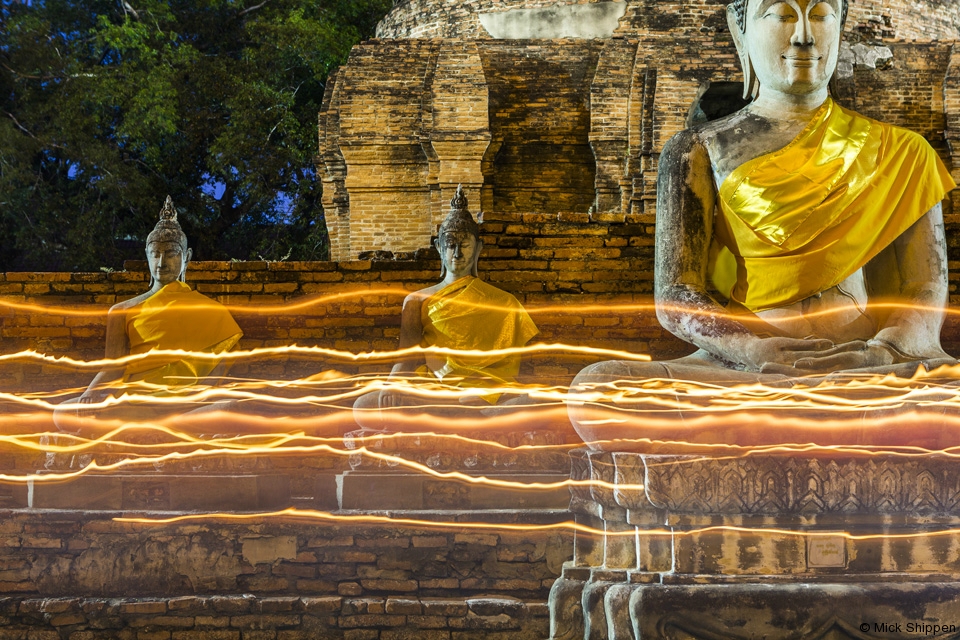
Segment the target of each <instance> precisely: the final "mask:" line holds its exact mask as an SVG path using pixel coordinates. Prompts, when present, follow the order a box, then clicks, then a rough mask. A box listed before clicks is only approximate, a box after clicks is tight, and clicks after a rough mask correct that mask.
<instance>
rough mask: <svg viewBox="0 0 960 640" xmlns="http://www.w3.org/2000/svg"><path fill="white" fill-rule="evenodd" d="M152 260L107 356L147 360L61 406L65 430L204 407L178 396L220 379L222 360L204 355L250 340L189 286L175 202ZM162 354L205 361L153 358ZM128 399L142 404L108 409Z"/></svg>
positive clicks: (113, 317)
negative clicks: (213, 378)
mask: <svg viewBox="0 0 960 640" xmlns="http://www.w3.org/2000/svg"><path fill="white" fill-rule="evenodd" d="M146 254H147V264H148V265H149V269H150V289H149V290H148V291H147V292H146V293H143V294H140V295H139V296H136V297H134V298H131V299H129V300H125V301H124V302H120V303H118V304H116V305H114V306H113V307H111V308H110V311H109V312H108V314H107V331H106V333H107V336H106V338H107V344H106V353H105V358H106V359H107V360H116V359H119V358H124V357H125V356H129V355H138V354H144V355H145V357H143V358H142V359H137V360H132V361H130V362H128V363H126V364H122V363H121V364H117V365H116V366H108V367H106V368H104V369H103V370H102V371H100V372H99V373H98V374H97V375H96V376H95V377H94V379H93V381H92V382H91V383H90V385H89V386H88V387H87V389H86V391H84V392H83V394H82V395H81V396H79V397H78V398H73V399H71V400H67V401H66V402H64V403H62V404H61V405H60V406H59V407H58V408H57V410H56V411H55V412H54V421H55V422H56V424H57V427H58V428H59V429H61V430H63V431H76V430H77V429H79V428H80V427H82V426H89V425H91V424H95V422H94V421H95V420H131V421H137V420H140V421H142V420H150V419H155V418H159V417H163V416H167V415H170V414H176V413H182V412H185V411H189V410H191V409H195V408H197V405H192V404H190V403H183V402H178V401H177V397H176V396H177V395H178V394H179V393H181V392H184V391H187V392H189V390H190V388H191V387H192V386H194V385H196V384H197V383H198V382H200V381H202V380H204V379H205V378H208V377H211V376H214V375H216V373H217V372H216V370H217V368H218V367H219V366H220V360H219V359H218V358H215V357H213V358H212V357H207V356H203V355H200V354H201V353H208V354H219V353H223V352H225V351H228V350H230V349H232V348H233V347H234V346H235V345H236V344H237V342H238V341H239V340H240V337H241V336H242V335H243V332H242V331H241V330H240V327H239V326H237V323H236V322H235V321H234V319H233V317H232V316H231V315H230V312H229V311H228V310H227V309H226V308H225V307H224V306H223V305H221V304H220V303H218V302H216V301H214V300H211V299H210V298H207V297H206V296H204V295H203V294H200V293H197V292H196V291H193V290H192V289H191V288H190V287H189V286H188V285H187V284H185V283H184V281H183V280H184V275H185V274H186V271H187V263H188V262H190V258H191V256H192V255H193V251H192V250H191V249H190V248H188V247H187V237H186V235H184V233H183V230H182V229H181V228H180V224H179V223H178V222H177V212H176V209H175V208H174V206H173V200H172V199H171V198H170V196H167V199H166V202H165V203H164V205H163V209H162V210H161V211H160V220H159V222H157V225H156V227H154V229H153V231H151V232H150V234H149V235H148V236H147V242H146ZM158 350H163V351H170V350H182V351H188V352H194V353H196V354H198V355H196V356H193V357H191V356H189V355H187V356H180V355H173V356H172V355H156V356H154V355H150V354H151V352H153V351H158ZM124 394H128V395H136V396H139V398H138V399H137V400H133V401H131V400H130V399H129V398H127V399H124V398H120V399H121V400H122V401H120V402H117V403H110V402H107V401H108V399H109V398H111V397H119V396H123V395H124ZM90 405H100V406H98V407H97V408H93V407H90Z"/></svg>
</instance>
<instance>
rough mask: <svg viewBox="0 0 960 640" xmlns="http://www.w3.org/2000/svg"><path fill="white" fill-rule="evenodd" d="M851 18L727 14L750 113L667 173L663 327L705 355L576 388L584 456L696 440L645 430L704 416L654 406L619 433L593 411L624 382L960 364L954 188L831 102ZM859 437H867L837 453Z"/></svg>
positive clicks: (888, 130)
mask: <svg viewBox="0 0 960 640" xmlns="http://www.w3.org/2000/svg"><path fill="white" fill-rule="evenodd" d="M847 6H848V2H847V0H734V1H733V2H731V3H730V4H728V6H727V18H728V23H729V27H730V31H731V33H732V34H733V38H734V42H735V44H736V47H737V51H738V53H739V56H740V61H741V63H742V67H743V72H744V76H745V78H744V79H745V82H744V86H745V93H746V97H747V98H750V97H752V101H751V102H750V103H749V104H748V105H747V106H746V107H744V108H743V109H741V110H740V111H738V112H736V113H734V114H732V115H730V116H727V117H724V118H721V119H718V120H714V121H711V122H707V123H703V124H699V125H696V126H694V127H692V128H690V129H687V130H685V131H682V132H680V133H679V134H677V135H676V136H674V137H673V138H672V139H671V140H670V141H669V142H668V143H667V144H666V145H665V147H664V149H663V152H662V154H661V157H660V161H659V176H658V183H657V224H656V259H655V274H654V280H655V287H654V298H655V303H656V310H657V317H658V319H659V320H660V322H661V324H662V325H663V326H664V327H665V328H666V329H668V330H669V331H670V332H671V333H673V334H674V335H676V336H678V337H680V338H682V339H683V340H685V341H687V342H689V343H690V344H691V345H693V346H694V347H695V348H696V351H695V352H694V353H693V354H691V355H689V356H686V357H683V358H679V359H676V360H671V361H667V362H616V361H614V362H601V363H598V364H595V365H592V366H590V367H588V368H586V369H584V370H583V371H582V372H580V374H579V375H578V376H577V377H576V379H575V381H574V384H573V391H574V393H573V395H572V396H571V401H570V403H569V404H568V408H569V413H570V417H571V420H572V421H573V423H574V426H575V427H576V429H577V431H578V432H579V433H580V435H581V437H582V438H583V439H584V440H585V441H586V442H588V443H589V442H598V441H601V440H604V439H607V438H610V437H634V438H651V439H663V440H684V439H685V438H686V437H687V436H686V435H685V434H686V432H685V431H683V430H673V431H671V428H670V427H669V426H668V427H663V428H660V429H659V430H657V429H654V430H653V431H648V430H644V428H643V426H642V425H643V417H644V415H648V416H654V415H655V416H656V417H657V420H658V421H659V423H660V424H663V422H662V421H663V420H666V419H667V418H669V417H670V416H672V417H673V418H674V419H675V420H674V425H675V426H679V425H680V424H681V422H680V421H682V420H689V419H690V418H692V417H694V416H696V415H701V416H702V415H704V414H698V413H697V412H696V411H690V412H686V413H685V412H684V411H683V410H682V409H678V408H677V407H676V406H674V407H672V408H670V409H667V408H665V406H664V404H663V403H659V404H657V403H655V402H653V401H651V402H650V403H648V404H646V405H645V404H644V402H643V401H642V399H641V400H640V401H639V402H634V403H633V404H631V405H630V410H631V415H632V416H633V417H632V418H630V419H629V420H628V421H627V422H629V425H630V426H624V424H625V422H624V420H622V419H621V420H618V419H616V418H611V416H612V415H614V414H615V413H616V411H617V410H618V406H617V403H616V402H615V401H612V400H611V401H604V400H597V401H594V400H589V399H588V400H584V398H587V396H586V395H584V392H587V391H590V390H599V389H602V388H604V387H605V386H606V387H607V388H609V385H611V384H616V383H617V382H618V381H620V382H623V381H635V382H642V381H646V380H654V379H661V380H681V381H699V382H704V383H709V384H716V385H727V386H731V385H737V384H743V383H747V384H749V383H763V384H770V385H776V386H781V387H784V386H787V387H789V386H791V385H807V386H816V385H819V384H823V383H824V382H825V381H835V380H837V379H838V378H840V377H850V376H852V377H857V376H859V377H868V376H870V375H873V374H877V373H893V374H896V375H900V376H905V377H910V376H912V375H914V374H916V373H917V371H918V369H919V368H923V369H925V370H927V371H929V370H932V369H934V368H936V367H938V366H940V365H943V364H953V363H954V362H955V361H954V359H953V358H951V357H949V356H948V355H947V354H946V353H945V352H944V351H943V349H942V348H941V345H940V329H941V325H942V323H943V319H944V309H945V305H946V301H947V290H948V289H947V256H946V247H945V240H944V223H943V215H942V212H941V201H942V200H943V199H944V197H945V196H946V195H947V193H948V192H949V191H950V190H951V189H953V188H954V187H955V186H956V185H955V184H954V182H953V180H952V179H951V176H950V173H949V172H948V171H947V169H946V168H945V167H944V165H943V163H942V162H941V161H940V159H939V158H938V157H937V155H936V153H935V152H934V151H933V149H932V148H931V147H930V145H929V144H928V143H927V142H926V140H924V139H923V138H922V137H921V136H919V135H917V134H915V133H913V132H911V131H907V130H905V129H901V128H898V127H894V126H891V125H888V124H884V123H881V122H877V121H875V120H872V119H870V118H866V117H864V116H861V115H859V114H857V113H854V112H853V111H850V110H848V109H846V108H844V107H841V106H840V105H838V104H837V103H836V102H834V100H833V99H832V98H831V97H830V95H829V91H828V84H829V81H830V79H831V76H832V75H833V73H834V71H835V70H836V67H837V59H838V52H839V46H840V37H841V34H842V32H843V23H844V20H845V18H846V14H847ZM640 386H642V385H640ZM678 393H679V392H678ZM593 397H594V399H596V398H597V396H593ZM635 399H636V398H635ZM693 404H695V403H693ZM621 408H622V407H621ZM610 411H613V412H614V414H611V413H610ZM644 411H649V413H647V414H645V413H644ZM653 412H655V413H653ZM781 415H783V417H787V416H786V415H785V414H781ZM622 417H623V415H622V414H621V418H622ZM807 417H815V414H813V413H811V414H809V416H807ZM667 422H669V420H667ZM618 425H619V426H618ZM767 431H768V432H770V431H771V430H769V429H768V430H767ZM701 436H702V437H703V439H704V440H703V441H705V442H706V441H710V438H714V439H716V438H724V439H727V440H728V441H729V434H728V435H723V436H720V435H718V434H713V435H710V434H709V433H708V432H706V431H705V432H701ZM848 436H849V438H853V439H857V438H859V437H860V436H856V435H854V434H846V435H844V434H839V435H838V434H836V433H834V434H832V435H831V436H830V437H831V438H834V439H837V438H839V439H840V440H841V441H843V442H846V439H849V438H848ZM770 438H772V439H775V438H776V435H770ZM814 439H816V438H814ZM828 439H829V438H828ZM806 441H809V440H801V442H806ZM847 443H848V444H854V443H852V442H847ZM747 444H750V443H747ZM596 446H608V445H600V444H597V445H596Z"/></svg>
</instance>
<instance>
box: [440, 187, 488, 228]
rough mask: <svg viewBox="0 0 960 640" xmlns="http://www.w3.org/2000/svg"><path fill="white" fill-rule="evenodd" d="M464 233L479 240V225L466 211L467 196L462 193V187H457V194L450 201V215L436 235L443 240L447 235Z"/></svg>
mask: <svg viewBox="0 0 960 640" xmlns="http://www.w3.org/2000/svg"><path fill="white" fill-rule="evenodd" d="M462 231H466V232H467V233H469V234H471V235H472V236H473V237H474V238H476V239H477V240H479V239H480V225H478V224H477V221H476V220H474V219H473V215H471V214H470V211H469V210H468V209H467V196H466V195H464V193H463V185H462V184H461V185H457V193H456V195H455V196H453V199H452V200H451V201H450V213H448V214H447V217H446V218H444V219H443V222H442V223H441V224H440V230H439V232H438V233H437V237H438V238H443V237H444V236H445V235H447V234H448V233H460V232H462Z"/></svg>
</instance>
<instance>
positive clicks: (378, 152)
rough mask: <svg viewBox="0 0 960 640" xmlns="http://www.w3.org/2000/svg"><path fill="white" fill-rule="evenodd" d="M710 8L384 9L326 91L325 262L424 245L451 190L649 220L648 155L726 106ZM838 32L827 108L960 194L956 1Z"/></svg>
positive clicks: (492, 201) (537, 4)
mask: <svg viewBox="0 0 960 640" xmlns="http://www.w3.org/2000/svg"><path fill="white" fill-rule="evenodd" d="M724 7H725V2H724V1H723V0H627V1H626V2H611V1H601V2H596V1H594V2H588V1H586V0H572V1H567V2H556V1H549V0H399V1H398V2H397V3H396V5H395V6H394V8H393V10H392V11H391V12H390V13H389V14H388V15H387V16H386V17H385V18H384V19H383V21H382V22H381V23H380V25H379V26H378V28H377V36H378V39H377V40H372V41H369V42H364V43H362V44H360V45H358V46H357V47H355V48H354V50H353V52H352V53H351V55H350V58H349V60H348V62H347V64H346V65H345V66H344V67H342V68H341V69H340V70H339V71H338V72H337V73H336V74H334V75H332V76H331V78H330V81H329V83H328V85H327V93H326V95H325V98H324V103H323V107H322V111H321V113H320V155H319V161H318V168H319V173H320V176H321V179H322V180H323V183H324V194H323V203H324V213H325V216H326V223H327V228H328V230H329V233H330V244H331V259H334V260H344V259H350V258H356V257H357V255H358V254H359V253H361V252H365V251H373V250H383V251H391V252H393V253H395V254H398V253H399V254H405V253H409V252H413V251H416V250H417V249H420V248H425V247H427V246H429V241H430V237H431V235H432V234H433V233H434V232H435V230H436V225H437V224H438V223H439V221H440V219H441V218H442V215H443V212H444V211H445V207H444V205H445V203H447V202H449V200H450V198H451V197H452V195H453V193H454V191H455V190H456V187H457V185H458V184H463V186H464V188H465V190H466V192H467V196H468V198H469V201H470V203H471V209H473V210H474V211H476V210H484V211H494V212H496V213H497V215H498V216H500V217H503V216H507V217H508V218H509V217H510V216H516V217H517V219H518V220H522V215H523V214H525V213H537V214H557V215H558V216H563V215H564V214H579V215H586V214H589V215H590V216H591V217H594V218H596V217H600V218H603V219H606V218H610V220H611V221H613V219H615V218H616V219H621V220H622V219H623V218H624V217H626V216H641V215H644V214H645V213H646V214H647V215H649V214H650V213H652V212H653V206H654V204H655V195H656V193H655V180H656V166H657V159H658V157H659V153H660V150H661V149H662V147H663V144H664V143H665V142H666V141H667V140H668V139H669V138H670V136H672V135H673V134H674V133H676V132H677V131H679V130H681V129H683V128H685V127H686V126H688V124H689V123H691V122H695V121H697V120H698V119H703V118H708V119H709V118H713V117H717V116H720V115H723V114H725V113H727V112H729V111H731V110H734V109H736V108H739V106H741V103H740V102H739V98H738V94H739V91H740V87H739V86H738V83H739V82H740V71H739V63H738V61H737V56H736V52H735V50H734V48H733V43H732V41H731V39H730V35H729V33H728V32H727V27H726V19H725V16H724ZM846 30H847V37H846V41H845V43H844V45H843V49H842V51H841V62H840V67H839V69H838V73H837V76H836V78H835V81H834V85H833V93H834V95H835V96H836V97H837V99H838V100H839V101H841V102H842V103H844V104H846V105H848V106H850V107H852V108H854V109H856V110H857V111H859V112H861V113H864V114H865V115H868V116H872V117H876V118H878V119H882V120H885V121H888V122H892V123H894V124H898V125H901V126H906V127H909V128H911V129H913V130H915V131H918V132H919V133H921V134H922V135H924V136H925V137H926V138H928V139H929V140H930V141H931V143H932V144H933V146H934V148H935V149H937V151H938V152H940V154H941V156H942V157H943V158H944V160H945V161H946V162H947V164H948V166H950V167H952V168H953V171H954V174H955V177H956V178H957V179H958V180H960V3H957V2H955V1H954V0H851V2H850V14H849V17H848V20H847V24H846ZM955 197H957V196H955ZM954 210H955V211H958V212H960V208H958V207H954ZM947 213H948V216H950V213H949V212H947ZM567 218H568V219H570V217H569V216H567ZM948 221H952V217H948Z"/></svg>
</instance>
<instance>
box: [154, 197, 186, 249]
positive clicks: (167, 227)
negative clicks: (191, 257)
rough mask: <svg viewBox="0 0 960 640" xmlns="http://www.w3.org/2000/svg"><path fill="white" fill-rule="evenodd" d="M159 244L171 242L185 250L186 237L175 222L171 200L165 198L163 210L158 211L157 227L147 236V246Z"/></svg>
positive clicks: (174, 212) (175, 212) (175, 213)
mask: <svg viewBox="0 0 960 640" xmlns="http://www.w3.org/2000/svg"><path fill="white" fill-rule="evenodd" d="M160 242H171V243H176V244H179V245H180V248H181V249H183V250H184V251H186V250H187V236H186V235H185V234H184V233H183V229H181V228H180V223H179V222H177V210H176V209H175V208H174V206H173V198H171V197H170V196H167V199H166V201H165V202H164V203H163V209H161V210H160V220H159V222H157V226H155V227H154V228H153V231H151V232H150V235H148V236H147V245H151V244H155V243H160Z"/></svg>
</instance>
